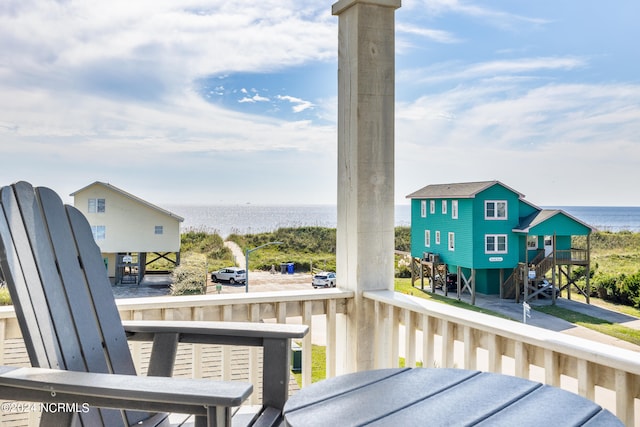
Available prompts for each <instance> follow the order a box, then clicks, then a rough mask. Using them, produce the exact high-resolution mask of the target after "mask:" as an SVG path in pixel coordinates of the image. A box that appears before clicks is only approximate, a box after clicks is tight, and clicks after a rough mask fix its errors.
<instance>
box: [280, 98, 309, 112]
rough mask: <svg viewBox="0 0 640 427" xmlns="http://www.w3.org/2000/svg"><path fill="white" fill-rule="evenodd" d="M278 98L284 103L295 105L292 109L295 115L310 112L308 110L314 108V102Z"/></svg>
mask: <svg viewBox="0 0 640 427" xmlns="http://www.w3.org/2000/svg"><path fill="white" fill-rule="evenodd" d="M277 98H278V99H280V100H282V101H287V102H290V103H291V104H293V106H292V107H291V109H292V110H293V112H294V113H301V112H303V111H305V110H308V109H310V108H313V107H314V105H313V103H312V102H310V101H305V100H303V99H300V98H296V97H294V96H289V95H278V96H277Z"/></svg>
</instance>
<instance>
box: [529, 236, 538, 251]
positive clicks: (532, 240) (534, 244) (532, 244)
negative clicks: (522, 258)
mask: <svg viewBox="0 0 640 427" xmlns="http://www.w3.org/2000/svg"><path fill="white" fill-rule="evenodd" d="M527 249H538V236H527Z"/></svg>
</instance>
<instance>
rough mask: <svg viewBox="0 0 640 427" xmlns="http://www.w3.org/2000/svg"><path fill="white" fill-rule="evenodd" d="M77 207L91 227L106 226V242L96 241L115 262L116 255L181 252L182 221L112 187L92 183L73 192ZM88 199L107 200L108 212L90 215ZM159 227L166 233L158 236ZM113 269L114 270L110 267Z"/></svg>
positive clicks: (111, 263)
mask: <svg viewBox="0 0 640 427" xmlns="http://www.w3.org/2000/svg"><path fill="white" fill-rule="evenodd" d="M72 196H73V197H74V206H75V207H76V208H77V209H79V210H80V211H81V212H82V213H83V214H84V215H85V216H86V217H87V220H88V221H89V223H90V224H91V225H92V226H104V227H105V235H104V240H97V241H96V243H97V244H98V246H99V247H100V251H101V252H102V253H103V255H104V257H105V258H108V259H109V261H108V262H109V266H113V265H114V263H115V255H113V254H116V253H121V252H125V253H126V252H130V253H141V252H158V253H163V252H179V251H180V222H181V221H182V218H180V217H179V216H177V215H173V214H171V212H169V211H166V210H164V209H162V208H159V207H156V206H154V205H152V204H150V203H148V202H146V201H144V200H142V199H139V198H137V197H135V196H133V195H131V194H129V193H126V192H124V191H122V190H120V189H118V188H116V187H113V186H111V185H109V184H104V183H100V182H96V183H93V184H91V185H89V186H87V187H85V188H83V189H81V190H78V191H77V192H75V193H73V194H72ZM89 199H105V211H104V212H99V213H90V212H89ZM156 226H162V228H163V233H162V234H155V230H156ZM110 270H111V268H110Z"/></svg>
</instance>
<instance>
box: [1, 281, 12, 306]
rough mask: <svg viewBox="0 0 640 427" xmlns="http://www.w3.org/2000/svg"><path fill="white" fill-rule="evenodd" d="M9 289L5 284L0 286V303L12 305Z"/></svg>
mask: <svg viewBox="0 0 640 427" xmlns="http://www.w3.org/2000/svg"><path fill="white" fill-rule="evenodd" d="M12 304H13V303H12V302H11V296H10V295H9V289H7V287H6V286H0V305H12Z"/></svg>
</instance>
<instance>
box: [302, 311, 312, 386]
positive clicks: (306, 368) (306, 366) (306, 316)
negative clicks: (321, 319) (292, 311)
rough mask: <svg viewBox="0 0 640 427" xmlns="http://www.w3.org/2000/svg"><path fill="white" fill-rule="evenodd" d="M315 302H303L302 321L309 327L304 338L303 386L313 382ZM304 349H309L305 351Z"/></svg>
mask: <svg viewBox="0 0 640 427" xmlns="http://www.w3.org/2000/svg"><path fill="white" fill-rule="evenodd" d="M312 304H313V303H312V302H311V301H304V302H303V303H302V323H303V324H305V325H307V326H308V327H309V333H308V334H307V335H306V336H305V337H304V338H303V339H302V348H303V351H302V366H303V368H302V387H306V386H308V385H310V384H311V365H312V358H311V345H312V344H311V337H312V336H313V329H312V326H313V325H312V324H313V305H312ZM304 349H307V351H306V352H305V351H304Z"/></svg>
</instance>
